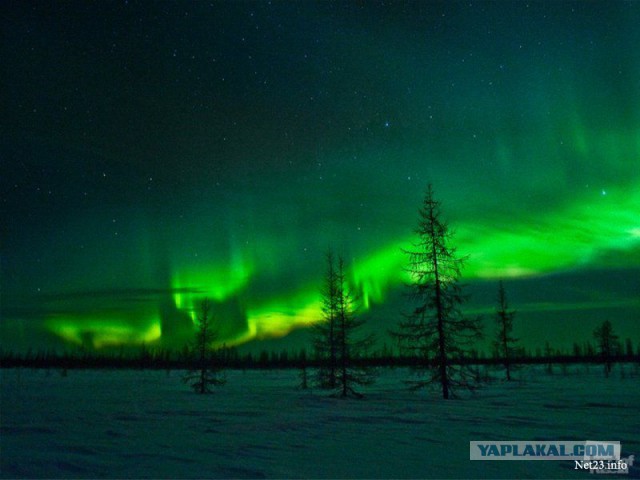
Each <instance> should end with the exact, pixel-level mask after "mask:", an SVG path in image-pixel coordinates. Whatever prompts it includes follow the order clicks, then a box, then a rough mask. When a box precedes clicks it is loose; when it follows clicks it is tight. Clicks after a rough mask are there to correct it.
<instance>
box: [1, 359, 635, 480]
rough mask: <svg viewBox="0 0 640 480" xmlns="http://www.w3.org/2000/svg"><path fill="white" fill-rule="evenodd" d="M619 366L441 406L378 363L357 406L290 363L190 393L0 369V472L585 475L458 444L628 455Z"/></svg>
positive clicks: (629, 410) (629, 424)
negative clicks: (580, 448)
mask: <svg viewBox="0 0 640 480" xmlns="http://www.w3.org/2000/svg"><path fill="white" fill-rule="evenodd" d="M624 368H625V374H624V378H622V377H623V376H622V375H621V373H620V367H619V366H616V367H615V370H614V373H613V375H612V377H611V378H609V379H605V378H604V377H603V375H602V369H601V367H599V366H590V367H588V368H587V367H585V366H574V367H568V372H566V374H562V373H561V369H560V368H559V367H556V368H555V374H554V375H551V376H550V375H548V374H546V373H545V372H544V371H543V369H541V368H540V367H528V368H525V369H523V370H521V371H520V372H519V375H520V376H521V377H523V381H521V382H513V383H512V384H505V383H503V382H494V383H490V384H487V385H486V386H484V387H483V388H482V390H480V391H479V392H478V393H476V394H475V395H470V396H469V395H468V396H465V397H464V398H462V399H459V400H452V401H447V402H445V401H443V400H441V399H440V398H439V397H438V394H437V392H435V391H434V392H431V393H429V392H411V391H408V390H406V388H405V387H404V384H403V381H404V380H406V379H407V371H406V370H403V369H394V370H392V369H384V370H382V371H381V375H380V377H379V379H378V382H377V383H376V384H375V385H373V386H371V387H369V388H368V389H366V390H364V392H365V393H366V398H365V399H364V400H352V399H350V400H341V399H334V398H328V397H327V396H326V395H325V394H324V393H323V392H320V391H312V392H310V391H302V390H299V389H297V384H298V372H297V371H247V372H240V371H230V372H228V374H227V376H228V383H227V385H225V386H224V387H222V388H221V389H219V390H218V391H217V392H216V393H214V394H212V395H196V394H194V393H192V392H191V391H190V390H189V389H188V388H187V387H186V386H185V385H184V384H183V383H182V382H181V380H180V378H181V372H170V373H167V372H164V371H70V372H69V374H68V376H67V377H63V376H61V375H60V373H59V372H58V371H55V370H52V371H50V372H49V373H47V372H45V371H32V370H2V371H1V377H0V378H1V381H2V384H1V393H2V396H1V401H2V403H1V411H0V414H1V431H0V433H1V436H0V442H1V443H0V447H1V450H0V461H1V463H0V475H1V476H2V477H3V478H14V477H47V478H61V477H65V478H69V477H73V478H81V477H82V478H131V477H133V478H143V477H146V478H163V477H164V478H231V477H232V478H329V477H330V478H434V477H438V478H588V477H590V474H589V473H587V472H583V471H575V470H574V469H573V462H568V461H541V462H540V461H538V462H534V461H502V462H500V461H491V462H489V461H475V462H471V461H469V441H470V440H575V441H582V440H618V441H620V442H621V444H622V455H623V456H625V457H626V456H628V455H629V454H635V455H636V458H638V457H640V415H639V413H640V381H639V380H640V374H639V373H638V368H637V367H636V366H632V365H626V366H625V367H624ZM608 477H609V476H608ZM628 477H632V478H633V477H635V478H639V477H640V472H639V470H638V468H637V465H636V466H634V467H633V468H632V469H631V472H630V475H628V476H625V478H628ZM591 478H593V476H591ZM609 478H610V477H609ZM618 478H619V477H618Z"/></svg>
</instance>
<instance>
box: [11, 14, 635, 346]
mask: <svg viewBox="0 0 640 480" xmlns="http://www.w3.org/2000/svg"><path fill="white" fill-rule="evenodd" d="M2 8H3V11H4V13H3V16H2V22H3V31H4V32H5V35H4V41H3V42H2V46H1V47H0V48H1V51H2V57H3V64H4V66H5V68H4V73H3V77H4V80H3V84H4V88H3V89H2V90H3V94H2V97H3V102H2V103H3V105H4V112H5V114H4V121H3V122H2V138H3V141H2V146H1V150H0V155H1V166H0V175H1V178H0V185H1V188H2V190H1V192H2V199H1V200H2V217H3V219H2V225H3V227H2V247H1V248H2V252H1V253H2V260H1V261H2V264H1V281H2V284H1V285H2V303H1V305H0V308H1V310H0V313H1V318H0V335H1V338H2V345H3V348H4V349H15V350H20V349H25V348H30V347H31V348H44V347H55V348H68V347H72V348H75V347H77V346H80V345H84V346H89V347H95V348H102V347H107V346H115V347H119V346H120V345H133V346H138V345H141V344H143V343H144V344H146V345H150V346H163V347H165V346H166V347H170V348H181V347H182V346H183V345H184V343H185V342H186V341H187V340H188V339H190V338H191V336H192V332H193V320H192V316H193V309H194V306H195V305H196V304H197V302H198V301H199V300H201V299H202V298H204V297H208V298H210V299H211V300H212V301H213V302H214V304H215V313H216V316H217V318H218V319H219V320H220V322H221V337H222V341H223V342H225V343H227V344H246V345H249V346H250V345H258V343H256V342H255V341H254V342H250V341H252V340H268V339H271V338H279V339H282V340H281V341H279V342H280V343H278V342H275V343H273V345H276V344H277V345H278V347H280V346H281V345H285V346H291V347H295V348H298V347H299V346H300V343H299V342H300V341H301V338H302V337H300V336H296V335H290V336H288V337H287V334H289V333H291V332H301V331H304V330H301V329H300V328H299V327H304V326H307V325H309V324H311V323H313V322H314V321H317V320H318V319H319V318H320V310H319V309H320V298H319V290H320V285H321V282H322V275H323V270H324V263H323V257H324V254H325V252H326V251H327V249H329V248H332V249H334V250H335V251H336V252H338V253H342V254H343V255H344V256H345V258H346V260H347V261H348V264H349V277H350V283H351V286H352V288H353V289H354V290H355V291H356V292H357V293H358V295H359V298H360V300H361V306H362V308H361V313H360V314H361V315H365V316H366V317H367V318H368V319H369V320H370V322H369V324H370V328H372V329H373V330H376V331H377V332H378V334H379V336H380V338H382V339H383V337H384V335H385V332H386V331H387V330H389V329H391V328H393V327H394V326H395V323H396V321H397V320H398V318H399V316H400V312H401V311H402V310H403V304H402V296H401V292H402V286H403V282H405V281H406V273H405V272H404V270H403V266H404V263H405V260H406V259H405V257H404V255H403V254H402V250H401V249H402V247H403V246H406V245H408V244H409V243H410V242H411V241H412V231H413V228H414V226H415V222H416V219H417V209H418V207H419V205H420V202H421V199H422V195H423V193H424V190H425V187H426V185H427V183H428V182H431V183H433V185H434V188H435V191H436V194H437V197H438V198H439V199H440V200H441V201H442V202H443V210H444V213H445V215H446V216H447V218H448V219H449V221H450V223H451V225H452V226H453V227H454V230H455V231H456V237H455V239H456V240H455V243H456V246H457V248H458V251H459V253H460V254H462V255H468V260H467V263H466V268H465V269H464V272H463V273H464V280H465V282H466V283H467V284H468V286H469V291H470V293H471V294H472V298H471V302H470V303H469V311H470V312H473V313H484V314H487V315H488V317H490V315H491V312H492V309H493V306H494V300H495V295H496V289H497V281H498V279H504V280H505V286H506V288H507V294H508V296H509V299H510V303H511V306H512V307H513V308H514V309H516V310H517V311H518V312H519V313H518V315H517V317H516V334H517V335H518V336H520V337H521V338H522V339H523V341H524V342H525V343H526V344H527V345H528V346H529V347H531V348H534V347H536V346H540V344H541V342H544V341H549V342H550V343H551V344H553V345H556V346H558V347H562V348H565V347H567V346H568V345H571V343H572V342H573V341H579V342H582V341H586V340H589V339H590V338H591V332H592V330H593V328H594V326H595V324H596V323H597V322H599V321H602V320H603V319H610V320H611V321H612V322H613V323H614V328H615V329H616V330H617V331H618V333H619V334H620V337H621V338H622V339H623V340H624V339H625V338H632V339H633V341H634V344H635V343H637V342H639V341H640V329H639V328H638V325H639V320H640V296H639V295H638V291H640V53H638V49H637V45H640V29H638V27H637V25H640V3H638V2H550V3H538V2H531V3H529V4H527V3H525V2H510V3H504V2H491V3H489V2H487V3H485V2H471V3H469V2H467V3H453V2H444V3H432V2H428V3H427V2H418V3H405V4H400V3H393V4H391V5H383V4H381V3H378V2H370V3H369V2H364V3H362V4H351V3H347V4H344V3H329V2H322V3H313V2H295V3H294V2H274V3H271V2H260V3H258V2H239V3H236V2H234V3H231V2H230V3H223V2H214V3H213V4H212V5H210V4H208V3H205V2H197V3H196V2H170V3H169V2H122V3H120V2H119V3H115V2H99V3H87V2H70V3H65V4H50V3H44V2H31V3H28V2H8V3H5V4H4V5H3V7H2ZM492 327H493V324H492V323H491V321H490V320H488V321H487V333H488V334H491V332H492ZM247 342H249V343H247Z"/></svg>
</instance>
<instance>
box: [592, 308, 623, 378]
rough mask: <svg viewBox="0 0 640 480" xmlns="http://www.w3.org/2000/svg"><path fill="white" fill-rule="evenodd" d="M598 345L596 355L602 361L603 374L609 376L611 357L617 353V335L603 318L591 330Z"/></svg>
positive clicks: (609, 323)
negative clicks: (596, 326) (602, 320)
mask: <svg viewBox="0 0 640 480" xmlns="http://www.w3.org/2000/svg"><path fill="white" fill-rule="evenodd" d="M593 336H594V338H595V339H596V344H597V346H598V356H599V357H600V358H601V359H602V361H603V363H604V374H605V376H607V377H608V376H609V374H610V373H611V367H612V364H613V357H614V356H615V355H616V354H617V353H618V351H619V348H618V335H616V334H614V333H613V326H612V325H611V322H610V321H609V320H605V321H604V322H602V324H601V325H600V326H599V327H598V328H596V329H595V330H594V331H593Z"/></svg>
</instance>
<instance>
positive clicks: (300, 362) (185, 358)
mask: <svg viewBox="0 0 640 480" xmlns="http://www.w3.org/2000/svg"><path fill="white" fill-rule="evenodd" d="M626 345H627V348H626V349H619V350H618V351H617V352H616V353H614V354H613V355H612V356H611V357H610V361H611V362H612V363H627V362H640V352H636V353H634V352H633V348H632V346H631V342H630V341H629V342H627V344H626ZM639 349H640V346H639ZM576 350H577V351H574V352H572V353H570V354H569V353H562V352H560V351H558V350H553V349H549V348H547V349H545V350H541V349H536V351H535V353H534V354H533V355H531V354H530V353H525V352H521V354H519V355H517V356H513V357H511V359H510V362H511V364H513V365H535V364H543V365H547V364H558V365H560V364H579V363H594V364H597V363H603V361H604V359H603V357H602V356H601V355H598V354H597V353H595V349H593V348H588V347H586V348H585V347H583V348H577V349H576ZM435 361H436V360H435V359H434V360H433V361H431V362H432V363H433V362H435ZM212 362H215V364H216V365H217V366H220V367H224V368H226V369H236V370H243V369H302V368H320V367H322V366H323V365H324V361H323V360H321V359H315V358H309V357H308V356H307V353H306V351H305V350H304V349H302V350H300V351H298V352H289V351H287V350H283V351H279V352H276V351H271V352H269V351H266V350H265V351H262V352H260V353H259V354H253V353H251V352H248V353H241V352H239V351H238V350H237V349H236V348H221V349H219V350H217V355H216V358H215V360H212ZM353 362H354V363H355V364H357V365H360V366H364V367H412V366H416V365H423V364H424V359H423V358H419V357H416V356H409V355H402V354H394V353H393V352H391V351H390V350H389V349H383V350H381V351H380V352H378V353H374V354H372V355H370V356H367V357H362V358H358V359H354V360H353ZM451 362H452V363H453V364H458V365H503V364H504V358H502V357H499V356H495V355H489V356H487V355H484V354H483V353H482V352H471V354H470V355H468V356H464V357H459V358H452V359H451ZM193 364H194V359H193V358H192V357H191V356H190V355H187V354H185V353H184V352H182V351H172V350H165V349H160V350H153V349H146V348H143V349H141V350H140V351H138V352H128V353H125V352H112V353H104V352H95V351H89V350H87V351H71V352H62V353H60V352H56V351H49V350H43V351H36V352H33V351H27V352H25V353H14V352H11V351H2V352H0V367H2V368H42V369H51V368H53V369H60V370H67V369H149V370H188V369H190V368H192V367H193Z"/></svg>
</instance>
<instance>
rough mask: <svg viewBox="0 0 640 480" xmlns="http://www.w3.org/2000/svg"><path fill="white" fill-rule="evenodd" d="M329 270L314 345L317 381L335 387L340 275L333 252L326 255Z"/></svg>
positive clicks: (325, 386)
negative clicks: (336, 268)
mask: <svg viewBox="0 0 640 480" xmlns="http://www.w3.org/2000/svg"><path fill="white" fill-rule="evenodd" d="M326 263H327V270H326V273H325V282H324V285H323V287H322V291H321V295H322V319H321V321H320V322H318V323H316V324H315V325H314V341H313V347H314V352H315V357H316V360H317V362H318V371H317V377H316V383H317V385H318V386H319V387H320V388H325V389H334V388H336V386H337V384H338V380H337V371H338V338H337V333H336V332H337V329H336V324H337V321H338V303H337V299H338V276H337V274H336V272H335V261H334V258H333V253H332V252H329V253H327V255H326Z"/></svg>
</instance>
